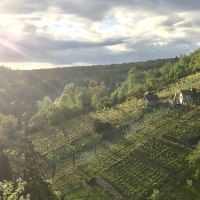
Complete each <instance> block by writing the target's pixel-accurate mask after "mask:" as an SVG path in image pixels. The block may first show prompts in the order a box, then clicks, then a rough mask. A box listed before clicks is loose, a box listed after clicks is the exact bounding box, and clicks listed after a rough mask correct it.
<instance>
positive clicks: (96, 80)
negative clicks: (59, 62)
mask: <svg viewBox="0 0 200 200" xmlns="http://www.w3.org/2000/svg"><path fill="white" fill-rule="evenodd" d="M199 58H200V51H196V52H194V53H192V54H190V55H186V56H182V57H180V58H175V59H163V60H155V61H147V62H138V63H125V64H122V65H109V66H91V67H82V68H81V67H77V68H68V69H64V68H63V69H48V70H35V71H12V70H9V69H6V68H1V69H0V83H1V86H0V103H1V104H0V112H1V115H0V199H12V198H14V199H20V198H21V199H31V200H32V199H33V200H38V199H43V200H51V199H52V200H54V199H55V200H58V199H61V200H64V199H76V200H78V199H80V200H84V199H87V200H88V199H97V200H104V199H110V200H112V199H117V198H121V199H124V200H129V199H134V200H141V199H142V200H143V199H154V200H155V199H156V200H159V199H181V200H186V199H199V195H200V194H199V192H198V187H199V185H200V182H199V178H200V168H199V166H200V147H199V145H198V142H199V139H200V133H199V130H200V107H199V105H200V104H199V103H200V102H199V100H200V98H199V90H200V82H199V80H200V73H199V70H200V68H199V66H200V62H199V60H200V59H199ZM14 85H15V87H14ZM188 88H196V89H197V95H196V96H195V98H194V99H193V101H192V102H191V103H190V104H188V105H176V106H172V105H171V104H170V103H169V102H170V101H169V100H172V98H173V96H174V93H175V92H179V91H180V90H181V89H188ZM146 91H152V92H155V93H157V94H158V96H159V98H160V102H159V103H158V104H157V105H155V106H146V105H145V101H144V99H143V96H144V92H146ZM2 188H3V189H2ZM10 196H12V198H10Z"/></svg>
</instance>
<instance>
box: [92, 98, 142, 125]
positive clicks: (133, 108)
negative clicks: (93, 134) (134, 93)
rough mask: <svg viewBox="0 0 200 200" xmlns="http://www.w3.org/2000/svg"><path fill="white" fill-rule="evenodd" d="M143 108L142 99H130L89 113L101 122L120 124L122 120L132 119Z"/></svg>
mask: <svg viewBox="0 0 200 200" xmlns="http://www.w3.org/2000/svg"><path fill="white" fill-rule="evenodd" d="M142 108H144V101H143V100H142V99H140V100H138V99H134V98H133V99H131V100H129V101H126V102H125V103H122V104H119V105H118V106H116V107H115V108H108V109H104V110H101V111H99V112H95V113H92V114H90V115H91V117H92V118H93V119H99V120H100V121H102V122H109V123H111V124H117V125H120V124H121V123H122V122H124V121H127V120H129V119H132V118H133V117H134V116H135V115H136V114H138V113H140V112H141V110H142Z"/></svg>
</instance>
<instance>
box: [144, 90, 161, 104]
mask: <svg viewBox="0 0 200 200" xmlns="http://www.w3.org/2000/svg"><path fill="white" fill-rule="evenodd" d="M144 100H145V103H146V105H147V106H154V105H156V104H158V102H159V98H158V95H155V94H153V93H152V92H145V93H144Z"/></svg>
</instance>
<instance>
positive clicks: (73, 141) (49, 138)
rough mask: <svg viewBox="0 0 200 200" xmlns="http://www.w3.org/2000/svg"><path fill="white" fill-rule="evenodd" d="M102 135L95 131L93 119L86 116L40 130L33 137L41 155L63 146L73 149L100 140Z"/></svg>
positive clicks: (33, 141) (36, 148)
mask: <svg viewBox="0 0 200 200" xmlns="http://www.w3.org/2000/svg"><path fill="white" fill-rule="evenodd" d="M100 138H101V137H100V136H99V135H98V134H96V133H95V132H94V127H93V120H92V119H91V118H88V117H86V116H82V117H80V118H78V119H74V120H71V121H69V122H68V123H65V124H62V125H61V126H60V127H56V128H55V127H52V128H50V129H46V130H44V131H41V132H38V133H36V134H34V135H33V136H32V137H31V140H32V143H33V145H34V147H35V150H36V151H37V152H38V153H40V154H41V155H46V154H47V153H49V152H52V151H55V150H57V149H59V148H61V147H65V150H67V149H68V150H69V151H71V150H72V149H73V148H72V146H76V145H77V144H79V143H81V145H82V146H84V145H87V144H88V143H90V142H92V143H93V142H94V141H98V140H99V139H100Z"/></svg>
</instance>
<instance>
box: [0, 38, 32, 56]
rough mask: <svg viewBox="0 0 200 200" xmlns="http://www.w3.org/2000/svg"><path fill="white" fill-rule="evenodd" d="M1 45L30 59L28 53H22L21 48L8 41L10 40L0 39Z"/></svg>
mask: <svg viewBox="0 0 200 200" xmlns="http://www.w3.org/2000/svg"><path fill="white" fill-rule="evenodd" d="M0 45H2V46H4V47H6V48H8V49H10V50H12V51H14V52H16V53H18V54H20V55H22V56H25V57H29V56H28V54H27V53H25V52H24V51H22V50H21V49H20V48H19V47H17V46H16V45H15V44H14V43H12V42H10V41H8V40H3V39H1V38H0Z"/></svg>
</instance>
